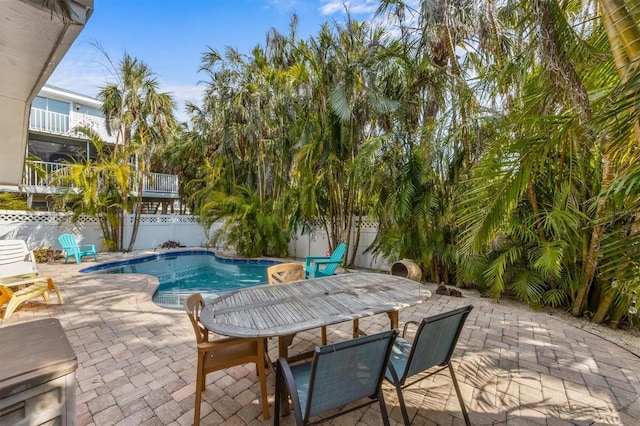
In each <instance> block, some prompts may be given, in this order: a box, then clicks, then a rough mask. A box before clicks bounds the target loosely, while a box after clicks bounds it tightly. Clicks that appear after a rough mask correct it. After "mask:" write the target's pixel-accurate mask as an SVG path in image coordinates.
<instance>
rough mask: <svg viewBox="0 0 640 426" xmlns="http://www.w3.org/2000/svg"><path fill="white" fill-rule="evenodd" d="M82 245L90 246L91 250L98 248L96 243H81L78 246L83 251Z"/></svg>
mask: <svg viewBox="0 0 640 426" xmlns="http://www.w3.org/2000/svg"><path fill="white" fill-rule="evenodd" d="M82 247H89V248H91V250H93V251H95V250H96V246H95V245H93V244H80V245H79V246H78V248H79V249H80V250H81V251H82Z"/></svg>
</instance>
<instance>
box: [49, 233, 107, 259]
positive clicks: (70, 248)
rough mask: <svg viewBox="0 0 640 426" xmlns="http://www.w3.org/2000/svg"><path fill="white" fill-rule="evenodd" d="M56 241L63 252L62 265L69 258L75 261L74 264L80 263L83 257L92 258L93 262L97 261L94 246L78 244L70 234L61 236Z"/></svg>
mask: <svg viewBox="0 0 640 426" xmlns="http://www.w3.org/2000/svg"><path fill="white" fill-rule="evenodd" d="M58 241H59V242H60V245H61V246H62V249H63V250H64V252H65V255H66V256H67V257H65V259H64V263H67V260H68V259H69V258H70V257H74V258H75V259H76V263H80V261H81V259H82V257H83V256H93V258H94V259H95V260H98V253H96V246H94V245H93V244H78V242H77V241H76V237H74V236H73V235H71V234H62V235H60V236H59V237H58Z"/></svg>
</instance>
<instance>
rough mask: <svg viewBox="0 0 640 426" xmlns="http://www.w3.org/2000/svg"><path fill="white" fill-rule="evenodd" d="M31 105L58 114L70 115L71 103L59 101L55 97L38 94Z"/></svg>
mask: <svg viewBox="0 0 640 426" xmlns="http://www.w3.org/2000/svg"><path fill="white" fill-rule="evenodd" d="M31 106H32V107H34V108H38V109H43V110H46V111H51V112H57V113H58V114H66V115H69V103H68V102H62V101H57V100H55V99H49V98H43V97H41V96H36V97H35V99H34V100H33V102H32V103H31Z"/></svg>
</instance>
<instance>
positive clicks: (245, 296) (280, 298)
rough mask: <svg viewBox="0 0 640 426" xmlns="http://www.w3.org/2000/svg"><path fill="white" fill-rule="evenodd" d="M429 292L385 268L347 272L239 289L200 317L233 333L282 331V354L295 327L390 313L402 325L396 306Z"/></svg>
mask: <svg viewBox="0 0 640 426" xmlns="http://www.w3.org/2000/svg"><path fill="white" fill-rule="evenodd" d="M430 296H431V292H429V291H428V290H425V289H424V287H423V285H422V284H420V283H418V282H415V281H411V280H409V279H406V278H403V277H399V276H395V275H387V274H374V273H346V274H339V275H333V276H330V277H323V278H314V279H309V280H303V281H295V282H290V283H285V284H277V285H260V286H255V287H249V288H245V289H241V290H237V291H234V292H231V293H228V294H226V295H224V296H221V297H218V298H216V299H214V300H213V301H212V302H211V303H209V304H207V305H206V306H205V307H204V308H203V310H202V312H201V314H200V320H201V321H202V323H203V324H204V326H205V327H207V328H208V329H209V330H211V331H213V332H215V333H219V334H223V335H226V336H235V337H278V338H279V339H278V340H279V342H278V353H279V356H283V357H285V358H286V357H288V354H287V347H288V344H289V343H290V341H291V336H292V335H293V334H295V333H297V332H300V331H305V330H310V329H313V328H318V327H321V326H325V325H331V324H337V323H341V322H344V321H350V320H354V337H355V336H356V335H358V334H360V333H361V331H360V330H359V329H358V320H359V319H360V318H363V317H367V316H371V315H375V314H380V313H387V314H388V315H389V319H390V321H391V328H398V312H399V311H400V310H401V309H403V308H407V307H410V306H413V305H417V304H420V303H423V302H424V301H425V300H426V299H428V298H429V297H430Z"/></svg>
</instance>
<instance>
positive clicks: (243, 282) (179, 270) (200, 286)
mask: <svg viewBox="0 0 640 426" xmlns="http://www.w3.org/2000/svg"><path fill="white" fill-rule="evenodd" d="M275 263H278V262H275V261H267V260H239V259H227V258H220V257H217V256H216V255H215V254H214V253H211V252H208V251H188V252H177V253H162V254H157V255H152V256H146V257H142V258H139V259H130V260H126V261H120V262H113V263H107V264H103V265H98V266H93V267H90V268H85V269H82V270H81V271H80V272H93V273H98V274H147V275H152V276H154V277H156V278H158V280H159V281H160V285H159V286H158V288H157V290H156V292H155V293H154V295H153V301H154V302H155V303H156V304H157V305H159V306H162V307H165V308H170V309H183V307H182V302H183V300H184V298H185V297H186V296H188V295H190V294H192V293H196V292H199V293H202V296H203V297H204V298H205V300H206V301H209V300H211V299H213V298H214V297H217V296H219V295H221V294H223V293H226V292H228V291H231V290H237V289H240V288H243V287H248V286H253V285H257V284H266V282H267V268H268V267H269V266H271V265H273V264H275Z"/></svg>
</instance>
